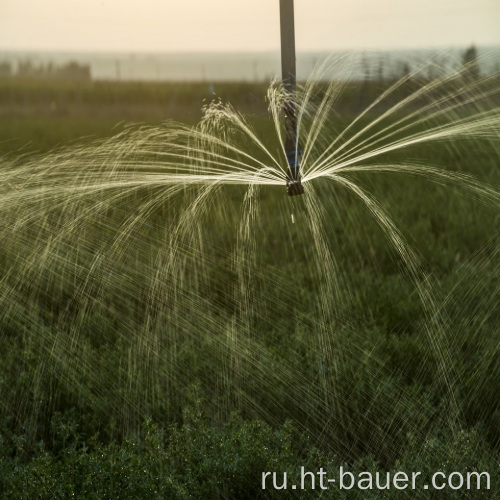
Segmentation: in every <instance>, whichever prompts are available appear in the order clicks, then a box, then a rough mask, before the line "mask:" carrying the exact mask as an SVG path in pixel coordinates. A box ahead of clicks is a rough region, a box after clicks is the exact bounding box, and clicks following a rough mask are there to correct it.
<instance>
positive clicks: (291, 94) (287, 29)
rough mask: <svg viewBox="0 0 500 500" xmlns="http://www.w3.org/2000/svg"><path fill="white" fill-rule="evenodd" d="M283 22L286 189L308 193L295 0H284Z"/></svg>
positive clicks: (282, 65) (282, 67)
mask: <svg viewBox="0 0 500 500" xmlns="http://www.w3.org/2000/svg"><path fill="white" fill-rule="evenodd" d="M280 25H281V78H282V80H283V86H284V88H285V90H286V93H287V97H286V99H285V104H284V107H283V115H284V118H285V153H286V158H287V162H288V171H287V178H286V191H287V193H288V195H289V196H295V195H298V194H304V186H302V182H301V180H300V179H301V178H300V164H299V162H300V154H301V152H302V151H301V149H300V145H299V141H298V134H297V115H296V105H295V93H296V91H297V76H296V74H297V73H296V67H295V25H294V14H293V0H280Z"/></svg>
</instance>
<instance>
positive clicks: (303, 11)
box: [0, 0, 500, 52]
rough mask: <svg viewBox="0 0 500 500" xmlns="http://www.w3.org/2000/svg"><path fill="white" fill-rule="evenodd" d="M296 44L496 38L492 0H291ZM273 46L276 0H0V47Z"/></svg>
mask: <svg viewBox="0 0 500 500" xmlns="http://www.w3.org/2000/svg"><path fill="white" fill-rule="evenodd" d="M295 23H296V38H297V40H296V45H297V50H321V49H326V50H335V49H345V48H363V49H377V48H413V47H431V48H437V47H449V46H457V45H458V46H467V45H469V44H471V43H476V44H477V45H485V44H499V43H500V0H295ZM278 48H279V1H278V0H247V1H243V0H213V1H209V0H0V50H1V49H4V50H5V49H14V50H15V49H18V50H22V49H29V50H32V49H37V50H47V49H49V50H59V51H60V50H90V51H96V50H102V51H126V52H137V51H161V52H165V51H168V52H177V51H240V50H245V51H258V50H276V49H278Z"/></svg>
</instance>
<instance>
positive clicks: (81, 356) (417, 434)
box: [0, 80, 500, 499]
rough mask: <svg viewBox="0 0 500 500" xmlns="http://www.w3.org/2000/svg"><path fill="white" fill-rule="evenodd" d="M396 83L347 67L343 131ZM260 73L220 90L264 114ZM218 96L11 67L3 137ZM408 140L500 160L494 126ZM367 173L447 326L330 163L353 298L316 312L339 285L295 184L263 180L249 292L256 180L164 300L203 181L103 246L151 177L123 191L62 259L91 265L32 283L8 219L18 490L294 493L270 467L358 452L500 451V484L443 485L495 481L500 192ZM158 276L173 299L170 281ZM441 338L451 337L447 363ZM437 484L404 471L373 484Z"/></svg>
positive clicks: (480, 168) (439, 157)
mask: <svg viewBox="0 0 500 500" xmlns="http://www.w3.org/2000/svg"><path fill="white" fill-rule="evenodd" d="M380 85H382V84H380ZM380 85H378V84H373V85H369V84H366V83H365V84H358V85H356V84H352V86H350V87H349V88H348V89H347V91H346V98H345V101H344V102H343V104H342V105H341V107H340V111H342V113H340V116H332V117H331V127H332V130H335V129H337V130H341V129H342V127H343V125H344V123H345V121H346V120H348V119H349V118H350V117H351V116H354V115H355V114H356V113H357V111H358V109H359V108H360V107H362V106H363V105H364V104H365V101H369V100H371V99H372V96H373V95H376V94H377V93H379V92H380V90H381V89H380ZM265 89H266V87H265V86H252V85H230V84H224V85H220V86H217V88H216V89H215V90H216V93H217V94H218V95H220V96H221V97H223V98H224V99H226V98H227V99H228V100H230V101H231V102H232V103H233V104H234V106H235V107H236V108H237V109H241V110H242V112H244V113H250V114H252V115H253V120H254V123H255V124H256V127H257V128H258V129H259V130H260V131H271V130H272V128H271V124H270V123H269V121H268V120H267V118H266V115H265V112H266V103H265V102H264V100H263V96H264V94H265ZM209 97H210V96H209V94H208V88H207V87H206V85H203V84H192V85H187V86H183V85H179V84H168V85H160V84H150V85H149V84H132V83H130V84H125V83H124V84H118V83H111V82H110V83H89V84H85V85H83V86H82V85H76V84H74V85H73V84H58V83H54V82H50V83H49V82H47V83H46V84H43V85H41V84H40V83H32V82H29V81H14V80H8V81H2V82H0V134H1V135H0V147H1V150H2V152H3V153H6V154H7V155H8V156H15V155H18V154H19V152H20V151H21V152H23V153H25V154H26V155H28V156H31V155H33V153H34V152H35V151H38V152H46V151H49V150H52V149H53V148H55V147H60V146H63V145H66V144H68V143H71V142H73V141H77V143H78V144H84V143H88V142H89V140H90V139H88V138H87V139H81V137H82V136H91V137H93V138H103V137H109V136H111V135H112V134H114V133H115V131H116V130H121V128H120V127H123V125H120V123H123V122H128V121H130V120H133V121H141V122H145V123H148V124H151V125H158V124H160V123H161V122H162V121H163V120H164V119H175V120H181V121H184V122H188V123H195V122H196V121H197V120H198V119H199V117H200V116H201V112H200V108H201V106H202V104H203V99H206V98H209ZM400 98H401V95H399V96H395V97H394V99H395V100H396V99H400ZM264 135H265V134H264ZM404 156H408V157H411V158H412V159H413V160H414V161H420V162H423V163H428V162H432V163H436V164H439V165H441V166H444V167H445V168H447V169H451V170H456V171H462V172H468V173H470V174H473V175H476V176H477V177H478V178H479V179H480V180H482V181H483V182H485V183H487V184H488V185H496V186H498V184H499V181H500V171H499V169H498V160H499V156H498V151H497V149H496V148H495V146H494V145H491V144H487V143H482V144H481V146H478V144H477V142H472V141H471V142H469V143H467V142H461V143H458V144H455V147H454V148H453V149H450V148H449V147H447V146H446V145H445V146H443V145H442V144H439V143H436V144H433V145H432V146H431V147H426V148H409V149H407V150H406V151H405V154H404ZM387 159H388V160H390V161H395V160H396V157H395V156H392V157H390V158H387ZM356 180H357V182H358V183H359V185H360V186H362V187H364V188H366V189H369V191H370V192H371V193H373V195H374V196H376V197H377V198H378V199H379V200H381V203H382V205H383V207H384V208H385V209H386V210H387V211H388V212H389V213H390V215H391V216H392V217H393V219H394V221H395V222H396V224H397V225H398V227H400V228H401V229H402V233H403V235H404V236H405V237H406V238H407V240H408V241H409V242H410V243H411V244H412V246H414V247H415V248H417V249H418V250H419V252H420V254H421V257H422V268H423V271H424V272H425V273H426V274H427V275H428V276H429V277H430V279H429V283H430V286H431V288H432V291H433V294H434V295H435V297H436V302H437V303H438V304H439V310H440V313H441V316H442V317H443V318H444V321H445V323H446V328H443V329H439V330H438V329H435V330H433V328H434V327H433V326H431V327H429V325H433V324H434V323H432V321H433V319H432V318H431V319H429V318H428V311H427V310H425V309H424V308H423V306H422V303H421V301H420V300H419V298H418V296H417V294H416V291H415V284H414V283H412V282H411V280H409V279H408V278H407V275H405V273H404V272H401V269H402V268H404V265H403V263H402V262H401V260H400V259H399V258H398V257H397V255H396V254H395V252H394V251H393V250H391V247H390V245H388V243H387V238H386V237H385V236H384V235H383V234H382V232H381V231H380V230H379V228H377V226H376V224H375V223H374V222H373V221H372V220H371V219H370V218H369V217H367V214H366V209H365V208H364V207H363V205H362V204H361V203H359V202H357V201H356V200H353V199H352V197H350V196H347V193H345V192H343V191H342V190H341V189H338V190H332V189H331V186H330V185H329V184H328V183H326V182H318V183H315V184H314V189H315V190H316V192H317V196H318V199H320V200H321V202H322V207H323V210H324V213H323V219H322V221H323V228H322V234H323V235H324V237H325V240H326V241H328V242H329V244H330V245H331V246H332V248H334V249H335V256H336V258H337V260H338V262H339V264H340V268H341V269H342V271H343V273H342V274H343V275H344V278H343V280H342V281H341V282H340V283H341V284H342V285H345V286H343V287H341V290H340V292H338V295H337V297H336V299H337V300H338V301H339V304H344V305H342V307H341V305H339V306H338V308H336V309H335V314H330V313H329V312H328V314H325V313H324V310H323V313H322V314H323V320H321V321H320V320H318V316H319V315H320V313H321V311H322V307H323V309H324V306H322V302H321V301H322V300H323V299H322V298H323V297H325V294H327V293H328V291H329V290H330V288H329V285H330V284H329V283H325V281H324V276H322V263H321V262H319V258H320V257H321V256H319V255H318V253H317V249H315V247H314V245H313V244H312V242H313V241H314V234H313V233H312V232H311V231H310V229H309V228H308V227H307V224H306V222H305V221H306V218H305V212H304V209H303V207H302V205H301V203H300V201H296V202H295V204H294V205H293V206H292V205H291V204H290V200H288V199H286V197H284V196H283V195H284V187H283V189H279V190H278V188H276V187H272V188H266V189H265V190H262V192H261V195H260V205H259V207H260V212H259V224H254V225H252V229H251V230H252V231H253V233H252V238H251V239H250V242H252V243H255V245H256V247H255V251H250V250H247V252H248V253H247V254H246V255H250V256H252V255H255V256H256V257H257V260H256V262H257V264H256V266H255V268H251V267H248V268H246V267H245V268H243V269H242V270H240V272H242V273H243V274H244V273H245V272H247V270H248V269H252V270H253V276H252V287H251V290H250V292H252V291H253V292H252V293H253V295H252V296H250V295H245V294H246V293H250V292H249V291H248V290H246V291H245V290H244V291H243V292H242V291H241V290H235V289H234V287H233V284H234V283H235V282H238V279H240V280H241V279H242V278H241V275H240V276H239V278H238V276H236V277H235V273H236V274H237V273H238V269H236V270H235V267H234V264H233V259H234V254H233V253H232V252H233V250H234V248H237V245H238V244H239V243H238V238H237V228H238V223H239V221H240V220H241V214H242V213H243V211H244V204H243V196H244V190H243V189H241V188H239V187H234V188H231V189H228V190H225V191H224V192H223V193H222V194H221V195H220V196H219V197H218V198H217V205H215V204H214V207H212V208H211V209H210V210H208V213H207V214H206V215H205V216H204V219H203V220H199V221H194V222H196V223H195V224H194V226H193V234H194V235H195V236H193V235H192V234H187V235H185V238H186V246H185V249H186V253H185V254H184V255H182V258H183V259H186V262H187V263H185V264H184V267H183V269H185V270H188V271H189V270H194V271H191V272H193V274H192V275H190V276H187V277H186V278H185V279H186V284H184V283H181V284H180V285H179V291H180V293H179V297H180V298H177V299H176V300H177V302H176V303H175V304H174V305H172V304H170V303H165V304H164V305H162V306H157V307H156V309H155V307H151V306H150V305H149V304H147V303H146V302H147V300H146V298H147V297H149V296H148V294H147V293H146V292H147V291H148V286H149V285H150V281H151V279H152V278H151V276H150V273H151V268H152V265H151V262H155V260H154V259H155V256H156V255H157V252H158V251H159V250H158V249H159V248H161V246H162V245H168V244H169V238H170V235H169V234H168V231H166V230H165V228H166V227H170V226H168V225H169V224H170V225H171V224H172V221H175V220H178V217H179V216H180V214H181V215H182V213H183V209H182V208H181V207H185V206H188V202H189V199H190V198H189V194H186V195H185V196H186V198H184V199H182V198H180V199H179V200H177V201H176V203H174V204H172V205H171V206H170V205H169V206H165V207H162V208H161V209H159V210H157V211H156V212H154V213H152V214H149V215H148V219H147V224H143V225H142V226H141V227H140V228H139V229H138V230H137V231H136V232H134V234H133V235H131V237H130V239H129V240H128V241H127V246H126V249H127V251H124V252H123V254H122V253H119V252H109V253H107V250H106V249H107V248H109V247H111V246H112V244H113V241H114V238H115V236H116V229H117V228H119V227H122V226H121V224H123V221H124V220H126V219H127V217H128V216H129V214H130V213H135V212H134V211H135V210H136V207H140V206H141V203H142V202H143V201H144V200H145V199H147V196H148V193H147V192H140V193H138V194H137V196H134V197H132V196H131V197H129V198H126V199H124V200H123V202H122V204H121V205H117V206H114V207H112V208H113V210H112V211H108V212H106V222H105V223H103V222H102V221H101V220H100V218H99V217H96V218H95V220H93V221H92V224H89V225H88V226H87V228H86V231H88V232H89V233H93V236H92V239H90V238H88V237H87V238H86V235H83V234H81V235H78V234H77V235H75V236H74V237H75V238H76V239H74V240H69V241H68V248H71V247H73V248H76V249H78V252H73V253H72V252H71V251H70V250H69V251H68V253H67V254H65V256H64V258H65V259H66V260H64V259H61V261H60V262H59V264H58V265H60V266H61V270H64V269H69V268H70V265H71V263H72V262H74V263H78V264H79V265H80V266H81V268H82V269H81V271H80V273H78V272H76V273H75V274H74V275H72V280H69V279H68V275H66V274H64V272H63V271H61V278H60V280H57V279H55V278H54V279H53V280H52V281H47V283H49V284H50V286H47V289H46V290H41V289H40V288H34V287H33V286H32V287H31V288H30V285H29V279H30V277H31V275H28V276H25V277H24V278H25V281H26V283H27V284H26V285H24V284H23V280H20V278H19V273H16V272H13V273H12V269H14V271H15V266H16V265H17V266H19V269H24V268H23V267H22V266H23V258H24V256H25V255H28V253H29V250H30V249H29V248H27V245H26V242H29V241H30V240H29V234H21V235H18V240H17V241H16V240H15V239H13V240H10V241H5V240H3V241H2V246H1V249H2V253H1V256H0V259H1V260H0V265H1V269H2V272H3V275H4V278H3V280H2V286H3V287H4V290H9V288H8V287H12V290H13V293H12V294H9V293H7V292H5V291H4V292H2V307H3V311H4V313H3V314H2V316H1V321H2V323H1V324H0V331H1V336H0V342H1V344H2V345H1V347H2V348H1V349H0V360H1V366H2V369H1V370H0V401H2V403H1V404H0V470H1V471H2V472H1V473H0V494H1V495H3V498H37V496H38V497H40V498H68V497H70V496H77V497H78V498H114V497H116V498H151V497H154V496H156V497H166V498H190V497H192V498H256V497H258V496H259V495H261V494H262V495H263V496H273V494H276V496H278V494H281V493H283V492H274V493H272V492H268V493H266V494H264V493H262V491H261V489H260V484H261V483H260V480H261V476H260V474H261V472H262V471H267V470H272V471H274V470H275V471H279V472H281V471H290V473H295V472H296V471H298V470H299V468H300V466H301V465H304V466H306V467H307V468H309V469H310V470H317V469H319V467H325V469H328V468H329V469H330V470H335V469H337V470H338V467H339V466H340V465H342V464H345V466H346V467H348V468H349V470H353V471H363V470H366V471H375V470H390V471H398V470H403V471H404V470H406V471H408V472H411V471H422V472H423V473H424V474H425V475H429V474H430V473H432V472H434V471H437V470H444V471H446V472H451V471H455V470H458V471H467V470H478V471H479V470H480V471H483V470H484V471H488V472H489V473H490V474H491V476H492V485H493V488H492V490H490V491H481V492H477V491H465V490H456V491H454V490H450V489H448V490H446V491H443V492H440V494H441V496H440V497H439V498H497V497H498V479H499V472H500V471H499V463H498V458H499V453H500V412H499V411H498V394H499V392H500V362H499V350H498V346H499V342H498V327H499V325H500V321H499V320H500V316H499V313H500V311H499V310H498V305H497V303H496V297H497V295H498V279H499V277H500V265H499V264H500V263H499V262H498V256H497V255H496V252H497V248H498V239H497V233H498V225H499V223H500V221H499V218H498V211H497V209H496V208H494V207H491V206H487V205H485V204H483V203H481V202H480V201H478V200H477V199H474V197H471V196H468V195H467V191H466V190H464V189H451V188H449V187H444V186H442V185H436V184H432V183H430V182H429V181H427V180H425V179H422V178H417V177H408V176H404V175H402V174H390V175H384V176H380V175H373V174H370V175H358V176H357V178H356ZM306 188H307V186H306ZM183 203H184V205H183ZM14 208H15V207H14ZM9 210H11V208H9ZM292 211H293V212H294V214H295V216H296V219H297V222H296V224H295V225H291V224H290V214H291V212H292ZM9 213H10V212H9ZM103 213H104V212H103ZM54 214H57V212H54ZM56 218H57V217H56ZM47 227H50V226H47ZM284 228H285V229H284ZM37 230H38V229H37ZM4 234H6V233H4ZM200 234H201V235H202V236H203V241H206V242H208V243H209V244H210V246H209V248H207V249H205V251H206V252H207V253H206V254H204V256H203V262H202V264H200V263H197V262H196V257H197V254H196V253H194V254H193V255H190V254H189V251H191V250H193V249H197V247H195V246H194V244H192V243H191V246H189V245H190V243H189V242H190V241H191V240H189V237H193V238H195V240H196V237H197V236H196V235H200ZM198 237H200V238H201V236H198ZM79 238H81V239H79ZM79 241H82V242H86V241H92V242H93V244H94V245H95V246H94V247H93V248H85V247H83V246H79V245H78V242H79ZM16 245H17V246H16ZM26 252H28V253H26ZM96 252H97V253H99V252H102V255H103V261H101V262H103V263H102V264H100V265H102V268H99V269H97V270H94V271H92V272H93V273H95V274H92V276H96V277H99V278H103V279H102V280H101V284H100V285H95V287H94V286H93V285H92V286H89V287H88V288H85V290H86V291H88V294H82V295H79V292H78V291H79V290H81V288H79V286H80V285H79V280H85V279H86V277H87V276H88V275H89V273H88V268H89V262H91V261H92V256H93V255H95V253H96ZM72 259H75V260H74V261H73V260H72ZM190 259H192V261H191V260H190ZM68 262H69V263H70V264H68ZM318 262H319V264H320V265H319V266H318V265H317V264H318ZM155 264H156V262H155ZM65 266H68V267H65ZM197 266H198V267H197ZM75 268H76V266H75ZM36 269H37V271H40V273H43V272H44V268H43V266H40V268H39V269H38V268H36ZM197 269H202V270H203V271H202V272H199V274H196V270H197ZM145 270H146V272H145ZM8 271H10V272H11V274H10V275H9V274H8ZM33 276H34V278H35V279H38V280H39V282H40V283H41V282H43V281H42V280H41V278H40V276H39V275H37V274H36V273H35V274H33ZM104 278H105V279H104ZM245 279H246V278H245ZM20 283H21V285H20ZM35 292H36V293H35ZM75 297H76V298H75ZM157 297H158V301H159V302H158V303H161V300H164V296H163V295H162V290H159V291H157ZM243 300H244V303H245V307H244V308H242V306H241V304H242V303H243V302H242V301H243ZM327 300H328V301H330V300H333V298H332V297H327ZM195 304H196V307H194V305H195ZM329 314H330V315H329ZM324 318H326V320H325V319H324ZM429 329H430V330H431V332H430V333H429ZM200 331H202V332H203V335H200V334H199V332H200ZM172 332H174V333H172ZM66 339H71V342H70V341H68V340H66ZM74 339H77V341H74ZM435 342H440V343H441V344H440V345H444V346H446V352H448V353H450V357H449V358H448V359H447V361H448V362H449V363H451V365H452V366H447V367H446V369H447V370H448V369H449V372H447V375H446V376H445V375H443V366H442V365H441V364H440V363H441V362H440V359H439V355H440V351H439V350H436V348H435V345H434V343H435ZM42 357H46V359H45V360H44V361H43V362H41V361H40V359H41V358H42ZM447 380H451V381H452V384H451V387H448V386H446V383H445V382H446V381H447ZM288 493H290V492H288ZM330 493H331V497H332V498H344V497H342V496H340V495H341V494H342V493H341V492H339V491H334V492H330ZM366 493H367V492H363V491H356V492H354V491H352V492H348V493H347V494H346V496H345V498H349V499H351V498H368V496H367V495H366ZM434 493H435V492H434ZM405 495H406V496H405ZM411 495H413V496H411ZM432 495H433V492H431V491H429V492H425V491H418V492H401V491H397V490H394V489H392V490H391V491H389V492H382V493H380V494H379V495H378V496H377V494H375V495H373V496H372V497H370V498H384V499H385V498H402V497H407V498H434V497H433V496H432ZM481 495H482V496H481Z"/></svg>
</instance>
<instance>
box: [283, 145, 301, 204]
mask: <svg viewBox="0 0 500 500" xmlns="http://www.w3.org/2000/svg"><path fill="white" fill-rule="evenodd" d="M301 153H302V151H301V150H300V149H296V150H294V151H289V152H288V153H287V154H286V157H287V161H288V174H287V179H286V192H287V194H288V196H297V195H299V194H304V186H303V185H302V182H301V176H300V165H299V158H300V155H301Z"/></svg>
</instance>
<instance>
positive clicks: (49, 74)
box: [0, 60, 91, 81]
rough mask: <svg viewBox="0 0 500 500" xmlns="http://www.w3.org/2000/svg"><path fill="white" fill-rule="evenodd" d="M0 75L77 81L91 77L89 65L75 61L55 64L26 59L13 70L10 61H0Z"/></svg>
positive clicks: (87, 79) (88, 79)
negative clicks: (37, 63)
mask: <svg viewBox="0 0 500 500" xmlns="http://www.w3.org/2000/svg"><path fill="white" fill-rule="evenodd" d="M0 76H2V77H10V76H18V77H22V78H26V77H27V78H43V79H47V78H52V79H57V80H79V81H90V79H91V74H90V66H89V65H87V64H80V63H78V62H76V61H70V62H68V63H66V64H62V65H59V66H57V65H55V64H54V63H52V62H49V63H47V64H39V65H36V64H34V63H33V62H32V61H30V60H26V61H21V62H19V64H18V66H17V70H16V71H14V69H13V68H12V64H11V63H10V62H7V61H3V62H0Z"/></svg>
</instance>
